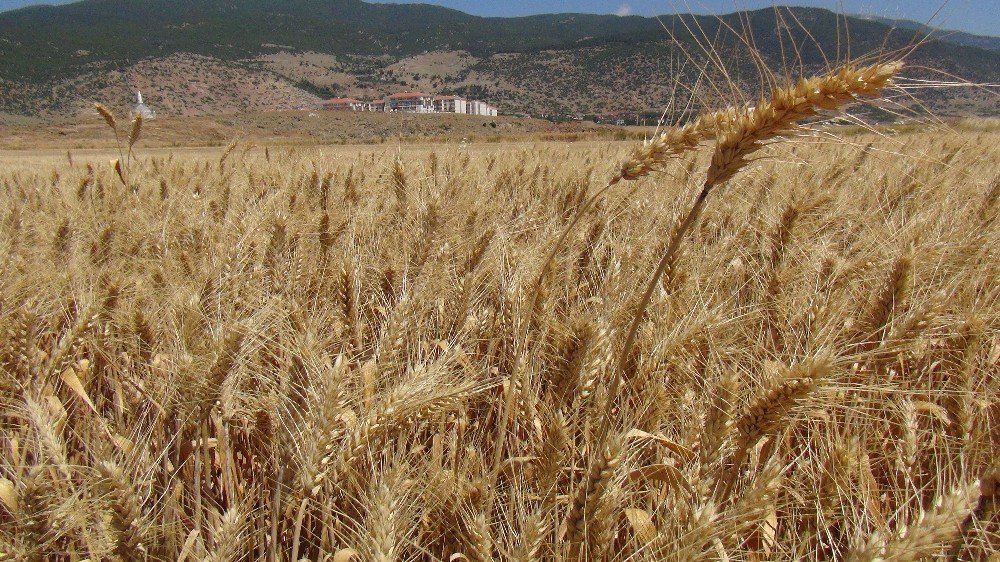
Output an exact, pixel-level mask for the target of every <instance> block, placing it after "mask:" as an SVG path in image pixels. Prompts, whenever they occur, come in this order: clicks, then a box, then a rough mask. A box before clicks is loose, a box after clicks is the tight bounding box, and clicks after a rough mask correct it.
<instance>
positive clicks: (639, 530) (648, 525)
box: [625, 508, 657, 544]
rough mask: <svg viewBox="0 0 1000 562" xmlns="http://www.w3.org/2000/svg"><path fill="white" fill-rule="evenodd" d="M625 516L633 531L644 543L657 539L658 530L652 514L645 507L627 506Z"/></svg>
mask: <svg viewBox="0 0 1000 562" xmlns="http://www.w3.org/2000/svg"><path fill="white" fill-rule="evenodd" d="M625 518H626V519H628V522H629V525H631V526H632V531H633V532H635V536H636V538H638V539H639V541H640V542H641V543H642V544H648V543H650V542H653V540H654V539H656V535H657V530H656V525H655V524H654V523H653V518H652V516H650V515H649V512H648V511H646V510H644V509H635V508H626V509H625Z"/></svg>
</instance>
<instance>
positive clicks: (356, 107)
mask: <svg viewBox="0 0 1000 562" xmlns="http://www.w3.org/2000/svg"><path fill="white" fill-rule="evenodd" d="M366 105H368V104H366V103H365V102H363V101H361V100H356V99H354V98H333V99H329V100H326V101H324V102H323V109H340V110H351V111H365V110H366V108H365V106H366Z"/></svg>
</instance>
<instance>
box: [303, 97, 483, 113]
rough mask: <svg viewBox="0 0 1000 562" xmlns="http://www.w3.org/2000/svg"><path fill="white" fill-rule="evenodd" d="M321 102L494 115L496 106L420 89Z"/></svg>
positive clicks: (354, 108)
mask: <svg viewBox="0 0 1000 562" xmlns="http://www.w3.org/2000/svg"><path fill="white" fill-rule="evenodd" d="M322 106H323V109H330V110H345V111H376V112H393V111H403V112H407V113H461V114H466V115H485V116H495V115H497V108H495V107H493V106H492V105H490V104H488V103H486V102H484V101H478V100H467V99H465V98H463V97H461V96H432V95H430V94H425V93H423V92H399V93H396V94H392V95H389V96H386V97H385V98H384V99H380V100H375V101H370V102H365V101H361V100H358V99H354V98H334V99H330V100H326V101H324V102H323V103H322Z"/></svg>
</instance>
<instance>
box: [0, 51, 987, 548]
mask: <svg viewBox="0 0 1000 562" xmlns="http://www.w3.org/2000/svg"><path fill="white" fill-rule="evenodd" d="M895 71H896V68H895V67H892V66H880V65H875V66H872V67H861V68H854V67H849V68H847V69H846V70H844V71H843V72H841V73H836V72H834V73H831V74H829V75H827V76H823V77H819V78H817V79H813V80H810V81H805V82H801V83H799V84H797V85H795V84H793V85H792V86H790V87H788V88H787V89H779V90H778V91H777V92H776V93H775V94H774V96H773V98H772V99H770V100H769V101H767V102H762V103H756V104H754V107H753V108H730V109H727V110H724V111H720V112H717V113H710V114H705V115H703V116H702V117H701V118H700V119H696V120H692V121H691V122H690V123H688V124H686V125H684V126H681V127H679V128H671V129H666V130H664V131H662V134H660V135H657V136H656V137H654V138H653V139H651V141H650V142H648V143H645V144H643V145H642V146H639V147H637V148H636V149H635V150H633V151H625V150H623V149H622V148H621V147H620V145H616V144H609V145H586V146H580V145H555V144H538V145H536V146H533V147H520V146H516V145H511V146H507V147H504V148H503V149H493V148H478V149H477V148H476V147H468V146H462V147H446V148H441V149H436V150H427V149H421V148H413V147H410V148H405V149H401V150H398V151H397V150H393V151H365V150H362V149H357V150H354V151H346V150H343V149H329V148H317V149H304V148H285V149H281V148H277V147H265V148H264V149H263V150H260V151H258V150H251V149H250V147H249V146H244V145H240V144H238V143H230V144H229V145H228V146H225V147H224V148H220V149H219V150H216V151H212V152H211V153H209V154H208V155H207V157H201V156H192V155H187V156H184V155H181V154H177V155H171V156H169V157H162V156H144V155H143V154H142V153H140V154H139V155H138V157H137V158H132V159H131V162H130V164H131V166H130V167H129V168H128V169H127V170H125V173H122V174H121V176H123V177H122V178H120V177H119V172H116V171H115V169H114V168H113V167H111V166H108V165H107V161H106V160H101V161H97V162H87V161H86V158H85V156H84V155H82V154H80V153H74V155H73V158H72V160H71V161H70V160H69V159H65V158H60V160H59V161H58V162H57V163H53V165H52V170H43V171H42V173H39V172H38V171H33V172H30V173H26V172H25V171H24V170H23V169H21V168H14V169H10V170H2V171H0V264H2V265H3V270H4V272H5V273H4V275H3V276H2V278H0V334H2V337H0V403H2V405H3V408H2V410H0V424H2V427H3V430H4V431H3V434H2V437H0V523H2V524H0V553H2V555H3V557H5V558H7V557H9V558H14V559H26V560H63V559H65V560H72V559H81V558H84V557H86V558H89V559H91V560H97V559H123V560H141V559H151V560H179V559H186V560H190V559H201V560H209V559H210V560H301V559H306V560H336V561H347V560H477V561H479V560H482V561H486V560H573V561H577V560H611V561H625V560H702V559H710V560H799V559H824V560H827V559H829V560H839V559H848V560H916V559H934V558H942V557H945V556H948V557H950V558H951V559H955V560H986V559H990V558H991V557H995V556H997V554H998V553H1000V534H998V533H1000V513H998V510H997V509H996V506H997V498H998V492H997V490H998V486H997V478H998V475H1000V465H998V464H997V460H996V458H997V456H996V454H995V451H996V448H997V447H998V446H1000V437H998V431H997V428H998V425H997V424H998V423H1000V419H998V416H1000V384H998V383H1000V363H998V360H1000V307H998V304H997V303H998V302H1000V286H998V284H997V282H996V279H997V271H996V269H997V268H996V264H997V263H998V260H1000V255H998V254H997V248H998V247H1000V232H998V230H997V228H998V226H997V221H996V220H995V218H996V216H997V200H998V196H997V193H1000V189H998V188H997V175H996V174H997V172H996V166H995V162H996V161H997V159H998V158H1000V152H998V146H1000V143H998V141H1000V133H998V132H996V131H989V132H974V133H972V132H970V133H947V132H944V131H942V132H941V134H935V135H927V134H921V133H919V132H916V133H903V134H899V135H896V136H895V137H890V136H887V135H878V134H871V133H855V134H852V135H851V136H847V137H846V138H845V139H842V140H840V141H837V142H827V141H828V139H829V138H830V137H831V134H832V133H831V131H819V132H809V131H805V130H802V129H799V128H797V123H798V122H799V121H800V120H801V119H802V118H804V117H807V116H809V115H811V114H812V113H813V112H814V111H817V110H826V111H832V110H836V109H838V108H839V107H841V106H842V105H843V104H844V103H846V102H849V101H853V100H854V99H855V97H856V96H861V97H868V96H875V95H878V94H879V92H881V90H882V88H883V87H884V86H886V84H887V83H888V80H889V78H890V77H891V75H892V74H893V73H894V72H895ZM105 118H106V119H108V124H109V125H112V126H113V127H114V128H115V129H116V130H117V127H118V123H117V119H115V117H114V115H113V114H111V113H110V112H108V113H107V114H106V115H105ZM132 130H133V131H135V132H134V133H133V134H132V135H131V136H133V137H137V136H138V132H139V131H141V129H136V127H135V126H133V128H132ZM777 135H785V136H789V135H800V137H801V138H799V139H796V142H780V143H778V142H777V141H779V140H781V139H780V137H778V136H777ZM629 144H631V143H629ZM709 147H714V148H709ZM331 150H336V152H335V155H331V152H330V151H331ZM203 154H204V153H203ZM775 155H777V156H778V158H767V159H761V160H760V161H757V160H755V159H758V158H761V157H762V156H775ZM752 159H754V160H753V162H752V165H750V161H751V160H752ZM122 160H125V162H126V164H128V163H129V160H130V159H129V158H128V157H124V158H122ZM618 162H622V163H618ZM120 169H121V168H120ZM653 172H658V173H657V174H656V175H655V176H652V179H650V177H651V175H652V174H653ZM609 179H610V180H611V181H608V180H609ZM602 188H603V189H602ZM710 193H711V197H709V195H710ZM692 201H693V202H692Z"/></svg>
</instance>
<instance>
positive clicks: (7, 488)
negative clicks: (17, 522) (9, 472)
mask: <svg viewBox="0 0 1000 562" xmlns="http://www.w3.org/2000/svg"><path fill="white" fill-rule="evenodd" d="M0 501H3V503H4V505H6V506H7V509H8V510H9V511H10V512H11V513H17V508H18V501H17V491H16V490H14V483H13V482H11V481H10V480H7V479H6V478H0Z"/></svg>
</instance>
